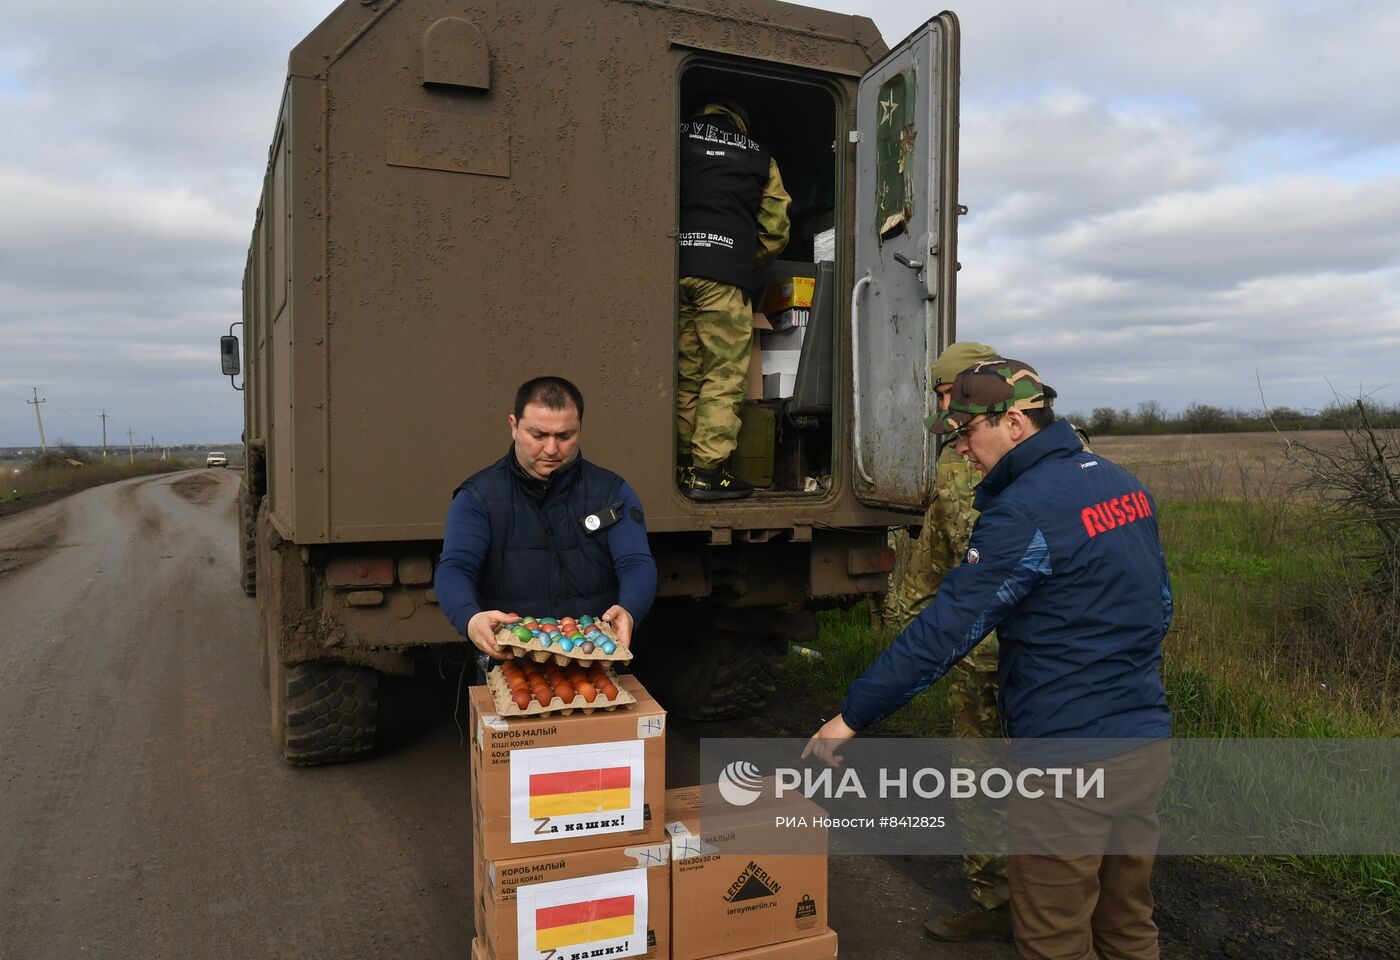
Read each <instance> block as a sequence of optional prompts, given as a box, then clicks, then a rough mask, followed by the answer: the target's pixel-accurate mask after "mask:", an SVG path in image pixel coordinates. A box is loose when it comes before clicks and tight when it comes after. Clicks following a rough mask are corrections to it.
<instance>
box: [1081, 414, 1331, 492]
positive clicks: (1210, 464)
mask: <svg viewBox="0 0 1400 960" xmlns="http://www.w3.org/2000/svg"><path fill="white" fill-rule="evenodd" d="M1344 442H1345V435H1344V434H1343V433H1342V431H1340V430H1312V431H1308V432H1306V433H1282V434H1280V433H1204V434H1199V433H1198V434H1171V435H1158V436H1142V437H1094V438H1093V446H1094V450H1095V452H1097V453H1101V454H1103V455H1104V456H1105V457H1108V458H1109V459H1110V460H1112V461H1113V462H1114V463H1117V464H1118V465H1119V466H1122V467H1125V468H1126V469H1128V470H1131V471H1132V472H1133V473H1134V474H1136V475H1137V477H1138V479H1139V480H1141V481H1142V482H1143V483H1144V484H1146V485H1147V489H1148V490H1150V491H1151V492H1152V496H1153V497H1155V498H1156V499H1158V500H1257V499H1266V500H1272V501H1279V500H1284V501H1286V500H1289V499H1291V498H1292V497H1294V496H1295V495H1297V494H1298V493H1300V492H1301V486H1302V482H1303V480H1304V472H1303V469H1302V467H1301V466H1300V465H1299V463H1298V461H1297V457H1296V451H1295V453H1294V454H1290V452H1289V446H1290V444H1291V443H1303V444H1306V445H1308V446H1311V447H1315V448H1318V449H1328V448H1335V447H1338V446H1340V445H1341V444H1342V443H1344Z"/></svg>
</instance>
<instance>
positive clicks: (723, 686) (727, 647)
mask: <svg viewBox="0 0 1400 960" xmlns="http://www.w3.org/2000/svg"><path fill="white" fill-rule="evenodd" d="M698 607H699V609H698V610H695V609H692V611H691V612H689V613H686V612H682V610H681V609H679V608H674V609H671V610H661V611H659V612H657V613H654V614H653V618H652V619H649V620H648V622H647V624H646V627H647V628H648V635H647V636H648V638H650V639H652V641H653V642H652V643H646V644H644V645H641V646H639V650H638V654H637V661H636V663H637V674H638V676H639V677H640V679H641V681H642V682H643V683H644V684H646V687H647V689H648V690H649V691H650V692H651V693H652V695H653V696H655V697H656V699H657V701H658V702H660V703H661V705H662V706H663V707H665V708H666V710H667V711H668V712H670V713H673V714H675V715H676V716H679V717H683V718H685V719H687V720H732V719H736V718H739V717H748V716H752V715H754V714H756V713H760V712H762V711H763V710H764V709H765V708H766V707H767V706H768V704H769V702H770V701H771V700H772V698H773V694H774V692H775V691H776V690H777V686H778V677H779V675H780V674H781V673H782V667H783V659H784V657H785V656H786V655H787V645H788V644H787V639H785V638H783V637H780V636H778V635H776V634H775V633H771V632H766V631H761V628H760V631H761V632H748V631H744V630H738V629H733V628H727V626H726V624H725V620H727V619H729V618H728V617H725V616H723V615H720V616H716V615H715V613H714V611H713V610H711V609H710V608H709V606H708V605H706V604H700V605H698ZM758 619H759V620H761V619H762V618H758ZM653 644H654V645H653Z"/></svg>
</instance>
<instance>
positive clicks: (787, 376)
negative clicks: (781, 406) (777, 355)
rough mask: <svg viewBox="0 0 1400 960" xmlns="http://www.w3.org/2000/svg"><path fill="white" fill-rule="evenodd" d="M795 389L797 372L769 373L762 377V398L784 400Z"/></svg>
mask: <svg viewBox="0 0 1400 960" xmlns="http://www.w3.org/2000/svg"><path fill="white" fill-rule="evenodd" d="M795 389H797V374H795V373H769V374H765V375H764V377H763V399H764V400H786V399H787V398H788V397H790V396H792V392H793V390H795Z"/></svg>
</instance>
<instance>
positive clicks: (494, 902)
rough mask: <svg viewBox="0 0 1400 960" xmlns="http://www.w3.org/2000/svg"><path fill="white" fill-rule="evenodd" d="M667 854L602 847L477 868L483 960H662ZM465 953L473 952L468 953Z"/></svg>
mask: <svg viewBox="0 0 1400 960" xmlns="http://www.w3.org/2000/svg"><path fill="white" fill-rule="evenodd" d="M669 854H670V848H669V847H668V846H667V845H666V844H665V843H659V844H653V845H651V846H638V847H633V846H619V847H606V848H604V849H601V850H585V851H581V852H576V853H565V854H551V855H547V856H540V857H521V858H517V859H511V860H488V861H482V862H481V863H480V868H479V873H480V881H479V884H478V887H479V890H478V894H477V897H476V901H475V904H474V906H475V910H476V913H477V918H478V919H477V930H478V933H477V937H478V940H479V943H480V947H479V949H480V951H481V953H482V954H483V955H484V958H485V960H569V958H570V957H571V956H574V955H576V954H582V955H585V956H587V955H594V954H592V953H591V952H592V951H595V950H596V951H599V952H598V953H597V954H596V956H608V957H651V958H654V960H665V958H667V957H669V956H670V949H671V945H670V932H671V927H670V903H671V899H670V898H671V868H670V856H669ZM473 949H474V950H476V949H478V947H477V945H476V944H474V945H473Z"/></svg>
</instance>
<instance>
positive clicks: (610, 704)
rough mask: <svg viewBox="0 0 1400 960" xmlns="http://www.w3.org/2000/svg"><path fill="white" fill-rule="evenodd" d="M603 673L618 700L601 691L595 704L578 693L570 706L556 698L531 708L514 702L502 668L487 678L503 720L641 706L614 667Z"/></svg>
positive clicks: (532, 704) (537, 702) (490, 673)
mask: <svg viewBox="0 0 1400 960" xmlns="http://www.w3.org/2000/svg"><path fill="white" fill-rule="evenodd" d="M603 672H604V673H606V674H607V676H608V679H609V680H611V681H612V684H613V686H614V687H616V688H617V696H615V697H612V698H609V697H605V696H603V692H602V691H601V690H599V691H598V693H597V696H595V697H594V698H593V700H592V701H589V700H585V699H584V698H583V694H580V693H576V694H575V695H574V698H573V699H572V700H570V701H569V702H568V703H565V702H564V701H563V699H561V698H560V697H557V696H556V697H554V698H552V699H551V700H550V702H549V703H547V704H541V703H540V702H539V701H538V700H535V699H531V700H530V703H529V705H528V706H524V707H518V706H516V705H515V701H514V700H512V699H511V694H510V684H509V683H508V682H507V681H506V678H505V675H504V674H503V673H502V672H501V668H500V667H499V666H497V667H492V668H491V671H490V672H489V673H488V674H486V685H487V686H488V687H490V688H491V699H492V700H494V701H495V703H496V713H497V714H499V715H500V716H502V717H537V716H541V715H543V714H546V713H557V714H561V715H562V716H565V717H567V716H569V715H570V714H572V713H573V712H574V711H575V710H577V711H579V712H580V713H583V714H589V713H593V712H594V711H595V710H603V711H612V710H616V709H617V708H618V707H626V706H629V705H631V704H634V703H636V702H637V698H636V697H634V696H632V694H630V693H628V692H627V691H626V690H624V689H622V685H621V684H619V683H618V682H617V674H615V673H613V671H612V669H611V668H610V667H606V666H605V667H604V668H603Z"/></svg>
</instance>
